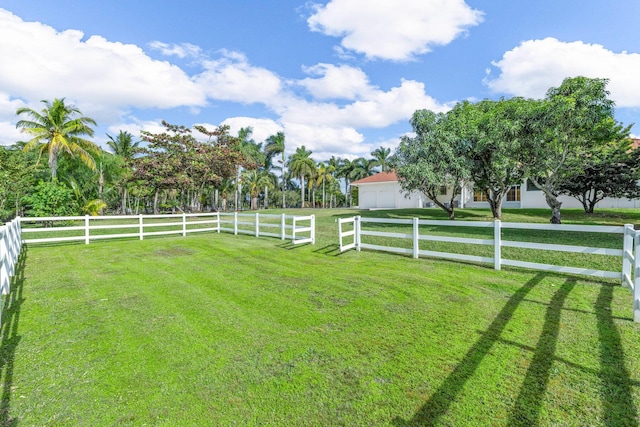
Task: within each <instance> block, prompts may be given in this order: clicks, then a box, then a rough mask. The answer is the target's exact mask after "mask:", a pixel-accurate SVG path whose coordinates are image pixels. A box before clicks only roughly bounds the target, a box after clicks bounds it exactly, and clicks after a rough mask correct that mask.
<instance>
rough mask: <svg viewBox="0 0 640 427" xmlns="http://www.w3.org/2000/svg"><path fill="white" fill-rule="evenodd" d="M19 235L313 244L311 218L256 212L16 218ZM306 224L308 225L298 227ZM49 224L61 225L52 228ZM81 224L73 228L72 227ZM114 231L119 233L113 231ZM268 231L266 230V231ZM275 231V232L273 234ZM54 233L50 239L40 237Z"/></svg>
mask: <svg viewBox="0 0 640 427" xmlns="http://www.w3.org/2000/svg"><path fill="white" fill-rule="evenodd" d="M15 221H17V223H18V224H20V226H21V229H22V233H24V234H29V235H35V236H36V237H34V238H28V239H23V240H22V241H23V242H24V243H56V242H73V241H84V242H85V244H89V243H90V242H91V241H94V240H102V239H121V238H138V239H140V240H143V239H144V238H145V237H149V236H162V235H171V234H179V235H182V236H183V237H186V236H187V234H190V233H202V232H215V233H220V232H223V231H224V232H229V233H233V234H235V235H238V234H249V235H253V236H255V237H276V238H280V239H281V240H286V239H291V242H292V243H293V244H294V245H299V244H302V243H311V244H313V243H315V216H313V215H311V216H305V217H302V216H295V215H285V214H281V215H275V214H260V213H238V212H229V213H227V212H212V213H193V214H187V213H184V214H179V215H122V216H84V217H82V216H67V217H38V218H29V217H22V218H17V219H16V220H15ZM301 221H310V225H299V222H301ZM65 222H66V223H69V224H64V223H65ZM53 223H58V224H60V223H62V224H61V226H57V227H54V226H52V225H53ZM79 223H80V224H82V225H76V224H79ZM114 230H117V231H119V232H113V231H114ZM267 230H270V231H267ZM274 231H277V232H274ZM50 234H56V235H55V236H54V237H44V236H46V235H50Z"/></svg>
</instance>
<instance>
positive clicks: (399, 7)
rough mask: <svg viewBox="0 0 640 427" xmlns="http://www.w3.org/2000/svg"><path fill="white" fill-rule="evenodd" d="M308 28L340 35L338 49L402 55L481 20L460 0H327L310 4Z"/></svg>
mask: <svg viewBox="0 0 640 427" xmlns="http://www.w3.org/2000/svg"><path fill="white" fill-rule="evenodd" d="M314 12H315V13H313V15H311V16H310V17H309V19H308V20H307V23H308V24H309V28H310V29H311V30H312V31H317V32H321V33H323V34H326V35H329V36H333V37H340V38H341V39H342V40H341V42H340V49H339V52H341V53H342V54H344V53H345V50H346V51H354V52H358V53H361V54H364V55H365V56H366V57H368V58H372V59H386V60H393V61H407V60H411V59H413V58H414V57H415V55H419V54H423V53H427V52H429V51H431V49H432V47H434V46H438V45H446V44H449V43H451V42H452V41H453V40H454V39H455V38H456V37H458V36H460V35H461V34H464V33H465V31H466V30H467V29H468V28H469V27H471V26H475V25H478V24H479V23H480V22H481V21H482V13H481V12H479V11H477V10H474V9H472V8H471V7H469V5H467V4H466V3H465V1H464V0H395V1H393V2H391V1H389V2H384V1H370V0H331V1H330V2H329V3H328V4H326V5H314Z"/></svg>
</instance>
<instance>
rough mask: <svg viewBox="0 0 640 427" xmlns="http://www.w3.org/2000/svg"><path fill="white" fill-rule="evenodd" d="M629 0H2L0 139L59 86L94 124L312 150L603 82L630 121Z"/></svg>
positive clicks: (344, 153)
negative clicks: (568, 81) (475, 104)
mask: <svg viewBox="0 0 640 427" xmlns="http://www.w3.org/2000/svg"><path fill="white" fill-rule="evenodd" d="M638 16H640V2H638V1H637V0H612V1H609V2H602V1H600V0H598V1H595V0H586V1H585V0H583V1H580V2H569V1H557V0H556V1H551V0H539V1H536V2H530V1H527V2H524V1H506V0H505V1H502V0H492V1H489V0H476V1H472V0H467V1H466V2H465V1H462V0H394V1H382V0H379V1H376V0H331V1H327V0H325V1H318V2H313V1H310V2H305V1H297V0H296V1H294V0H268V1H267V0H262V1H258V0H235V1H228V0H227V1H217V0H209V1H197V0H183V1H180V2H176V1H164V0H161V1H155V2H131V1H124V0H110V1H94V0H83V1H70V0H57V1H51V0H29V1H25V0H0V144H4V145H6V144H12V143H13V142H15V141H17V140H20V139H22V136H21V134H20V133H19V132H18V131H17V130H16V129H15V122H16V120H17V118H16V116H15V111H16V109H17V108H19V107H22V106H29V107H31V108H36V109H40V108H41V104H40V103H39V101H40V100H42V99H49V100H52V99H53V98H55V97H66V98H67V100H68V101H70V102H71V103H73V104H74V105H76V106H77V107H78V108H80V109H81V110H82V112H83V113H84V114H85V115H87V116H90V117H93V118H94V119H96V120H97V121H98V124H99V126H98V128H97V129H96V138H95V140H96V142H98V143H100V144H104V142H105V140H106V133H109V134H117V133H118V131H119V130H121V129H122V130H128V131H130V132H132V133H134V134H135V135H138V134H139V131H140V130H142V129H144V130H148V131H151V132H155V131H160V130H161V126H160V123H161V121H162V120H166V121H168V122H170V123H173V124H180V125H186V126H191V125H193V124H205V125H208V126H210V127H215V126H217V125H219V124H222V123H225V124H229V125H230V126H231V130H232V132H234V133H235V132H237V130H238V129H239V128H240V127H242V126H252V127H253V129H254V139H255V140H256V141H257V142H261V141H263V140H264V139H265V138H266V137H268V136H269V135H270V134H273V133H275V132H277V131H280V130H282V131H284V132H285V135H286V141H287V152H288V153H291V152H293V151H294V150H295V148H296V147H298V146H301V145H305V146H306V147H307V148H308V149H311V150H312V151H313V153H314V154H313V157H314V158H315V159H316V160H325V159H327V158H329V157H330V156H331V155H335V156H339V157H349V158H355V157H359V156H368V155H369V153H370V152H371V151H372V150H374V149H375V148H377V147H379V146H385V147H391V148H394V147H395V146H396V145H397V143H398V141H399V138H400V137H401V136H402V135H404V134H406V133H408V132H410V131H411V126H410V125H409V122H408V121H409V118H410V117H411V114H412V113H413V111H415V110H416V109H420V108H427V109H431V110H434V111H446V110H447V109H448V108H450V107H451V106H452V105H453V104H454V103H455V102H457V101H461V100H465V99H469V100H480V99H484V98H491V99H497V98H499V97H501V96H504V97H511V96H526V97H535V98H539V97H543V96H544V94H545V92H546V90H547V89H548V88H549V87H552V86H557V85H559V84H560V83H561V81H562V80H563V79H564V78H565V77H569V76H576V75H585V76H588V77H605V78H608V79H610V83H609V87H608V88H609V90H610V91H611V98H612V99H614V100H615V101H616V105H617V110H616V117H617V119H618V120H620V121H622V122H623V123H625V124H631V123H638V125H635V126H634V128H633V130H632V132H633V134H634V135H635V136H637V135H640V37H638V35H637V20H638Z"/></svg>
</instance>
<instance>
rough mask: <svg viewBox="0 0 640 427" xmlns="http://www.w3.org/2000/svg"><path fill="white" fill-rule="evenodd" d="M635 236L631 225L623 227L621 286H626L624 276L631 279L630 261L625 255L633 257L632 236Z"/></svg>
mask: <svg viewBox="0 0 640 427" xmlns="http://www.w3.org/2000/svg"><path fill="white" fill-rule="evenodd" d="M635 234H636V232H635V230H634V229H633V225H632V224H625V225H624V238H623V239H624V240H623V246H622V286H624V287H628V286H627V281H626V280H625V276H627V277H629V280H631V279H632V276H631V260H630V259H629V258H627V253H628V254H631V255H633V236H634V235H635Z"/></svg>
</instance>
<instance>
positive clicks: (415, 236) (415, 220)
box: [413, 218, 420, 258]
mask: <svg viewBox="0 0 640 427" xmlns="http://www.w3.org/2000/svg"><path fill="white" fill-rule="evenodd" d="M419 236H420V220H419V219H418V218H413V257H414V258H418V256H419V251H420V245H419V241H420V240H419Z"/></svg>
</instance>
